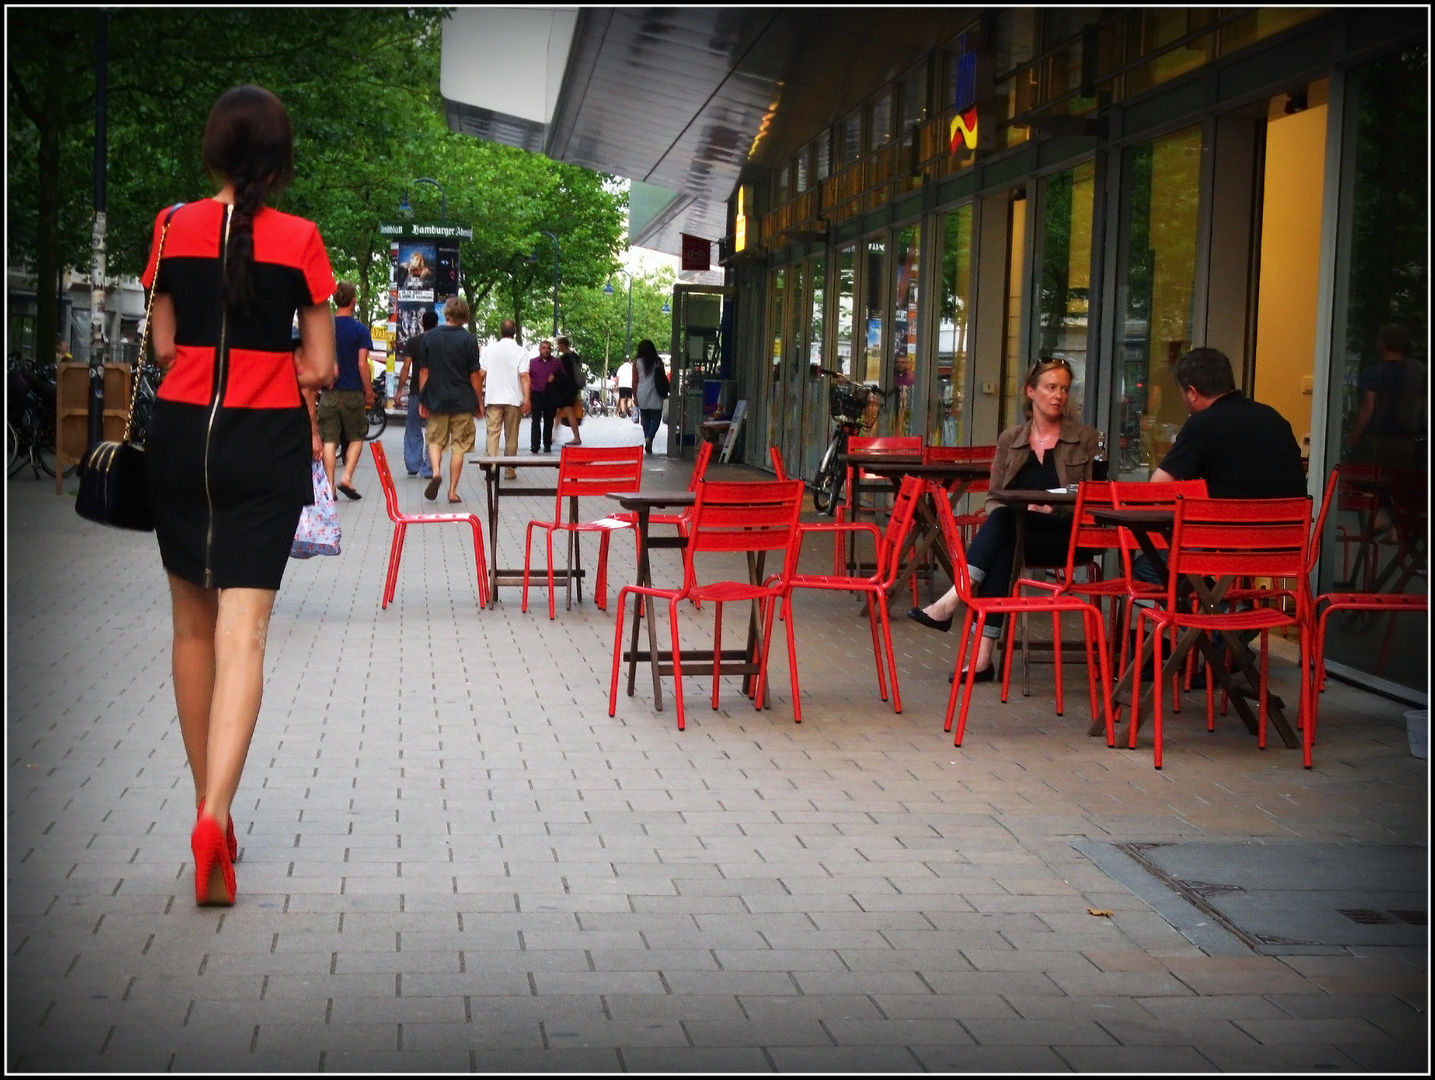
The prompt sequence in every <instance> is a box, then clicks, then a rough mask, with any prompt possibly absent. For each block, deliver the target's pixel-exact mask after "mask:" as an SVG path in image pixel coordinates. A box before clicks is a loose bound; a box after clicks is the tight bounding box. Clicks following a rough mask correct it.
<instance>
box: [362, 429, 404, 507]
mask: <svg viewBox="0 0 1435 1080" xmlns="http://www.w3.org/2000/svg"><path fill="white" fill-rule="evenodd" d="M369 449H370V450H371V451H373V455H374V471H375V472H377V473H378V474H379V487H381V488H383V489H384V509H385V510H387V511H388V512H389V520H390V521H394V522H397V521H398V520H399V493H398V492H397V491H396V490H394V474H393V473H392V472H390V471H389V458H388V455H387V454H386V453H385V452H384V448H383V446H382V445H381V444H380V443H379V442H378V440H375V441H373V442H371V443H369Z"/></svg>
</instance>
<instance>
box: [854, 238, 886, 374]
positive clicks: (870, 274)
mask: <svg viewBox="0 0 1435 1080" xmlns="http://www.w3.org/2000/svg"><path fill="white" fill-rule="evenodd" d="M866 253H867V265H866V267H865V268H864V269H865V271H866V272H865V273H864V274H863V278H862V292H863V302H862V327H861V330H862V358H863V360H862V364H861V366H860V368H859V372H858V373H859V374H860V376H861V381H862V382H868V383H879V384H880V383H881V381H882V344H883V343H882V330H883V321H882V317H883V313H884V311H885V308H884V307H883V304H882V282H883V279H884V278H885V277H886V266H887V245H886V244H884V243H883V242H882V241H881V240H869V241H867V244H866Z"/></svg>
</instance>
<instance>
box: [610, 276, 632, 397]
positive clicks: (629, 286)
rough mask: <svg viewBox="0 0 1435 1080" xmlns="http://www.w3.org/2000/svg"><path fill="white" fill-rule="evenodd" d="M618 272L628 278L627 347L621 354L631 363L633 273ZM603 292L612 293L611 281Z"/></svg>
mask: <svg viewBox="0 0 1435 1080" xmlns="http://www.w3.org/2000/svg"><path fill="white" fill-rule="evenodd" d="M618 273H620V274H623V275H624V276H625V277H627V279H628V349H627V352H625V353H624V354H623V359H624V361H626V362H627V363H630V364H631V363H632V362H633V275H632V274H631V273H629V272H628V271H627V270H619V271H618ZM603 292H604V293H606V294H607V295H608V296H612V295H613V282H612V281H609V282H608V284H606V285H604V286H603ZM603 393H604V394H605V395H606V394H607V393H608V357H607V355H606V354H605V355H604V357H603Z"/></svg>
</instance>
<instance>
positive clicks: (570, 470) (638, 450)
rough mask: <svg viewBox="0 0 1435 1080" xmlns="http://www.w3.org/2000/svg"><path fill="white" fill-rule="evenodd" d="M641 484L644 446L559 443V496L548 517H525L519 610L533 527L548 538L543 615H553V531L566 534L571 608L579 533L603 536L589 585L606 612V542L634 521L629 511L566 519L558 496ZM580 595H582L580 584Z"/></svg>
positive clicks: (628, 488)
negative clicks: (588, 518) (595, 571)
mask: <svg viewBox="0 0 1435 1080" xmlns="http://www.w3.org/2000/svg"><path fill="white" fill-rule="evenodd" d="M642 484H643V448H642V447H641V446H573V445H572V444H569V445H567V446H565V447H563V452H562V454H561V456H560V457H559V464H558V498H557V501H556V503H555V504H554V509H553V520H552V521H537V520H534V521H530V522H529V523H528V530H527V532H526V533H525V534H524V540H523V610H524V611H527V610H528V576H529V561H530V557H531V556H532V554H533V530H534V529H535V528H539V529H542V530H543V532H544V537H545V539H546V540H547V542H548V617H549V618H550V619H553V618H557V612H556V611H555V610H554V597H553V534H554V532H555V531H560V530H561V531H563V532H566V533H567V534H568V581H567V587H568V605H567V606H568V607H569V608H572V607H573V556H574V553H575V551H576V549H577V546H578V534H579V533H585V532H596V533H600V534H601V535H602V540H601V541H600V542H599V545H598V580H597V583H596V584H595V585H594V586H593V599H594V601H595V602H596V603H597V605H598V608H599V610H602V611H606V610H608V540H609V538H610V537H611V535H612V534H613V532H614V531H615V530H617V529H633V530H634V534H635V535H636V532H637V530H636V528H635V525H636V519H635V518H634V517H633V516H632V515H631V514H629V515H618V514H610V515H608V516H607V517H603V518H599V519H598V520H596V521H565V520H564V514H563V500H564V499H566V498H578V497H581V496H584V495H587V496H599V497H601V496H602V495H604V494H606V493H607V492H610V491H637V490H638V489H639V488H640V487H642ZM578 595H579V598H580V599H581V598H582V595H583V594H582V591H581V586H580V591H579V594H578Z"/></svg>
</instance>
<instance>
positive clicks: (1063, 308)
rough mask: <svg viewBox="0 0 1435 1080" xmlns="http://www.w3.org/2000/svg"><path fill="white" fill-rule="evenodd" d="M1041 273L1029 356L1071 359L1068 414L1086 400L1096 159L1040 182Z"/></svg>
mask: <svg viewBox="0 0 1435 1080" xmlns="http://www.w3.org/2000/svg"><path fill="white" fill-rule="evenodd" d="M1039 192H1040V198H1041V214H1042V226H1041V233H1040V235H1039V241H1040V243H1041V252H1040V255H1039V258H1040V259H1041V263H1040V266H1041V276H1040V278H1039V279H1038V287H1037V295H1036V305H1037V307H1036V319H1035V323H1036V326H1035V330H1036V336H1037V340H1036V348H1035V350H1034V354H1033V355H1034V357H1045V356H1059V357H1063V358H1064V359H1066V360H1068V361H1070V363H1071V374H1072V384H1071V401H1070V405H1069V409H1070V414H1071V415H1072V416H1073V417H1077V418H1080V417H1081V416H1082V410H1083V407H1084V405H1085V400H1086V327H1087V314H1088V308H1087V303H1088V299H1089V297H1090V293H1091V213H1092V208H1093V207H1094V205H1095V196H1096V164H1095V162H1091V161H1084V162H1082V163H1081V164H1080V165H1077V166H1076V167H1075V168H1071V169H1067V170H1066V171H1064V172H1060V173H1057V174H1056V175H1055V176H1049V177H1047V178H1046V179H1044V180H1042V181H1041V186H1040V188H1039Z"/></svg>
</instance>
